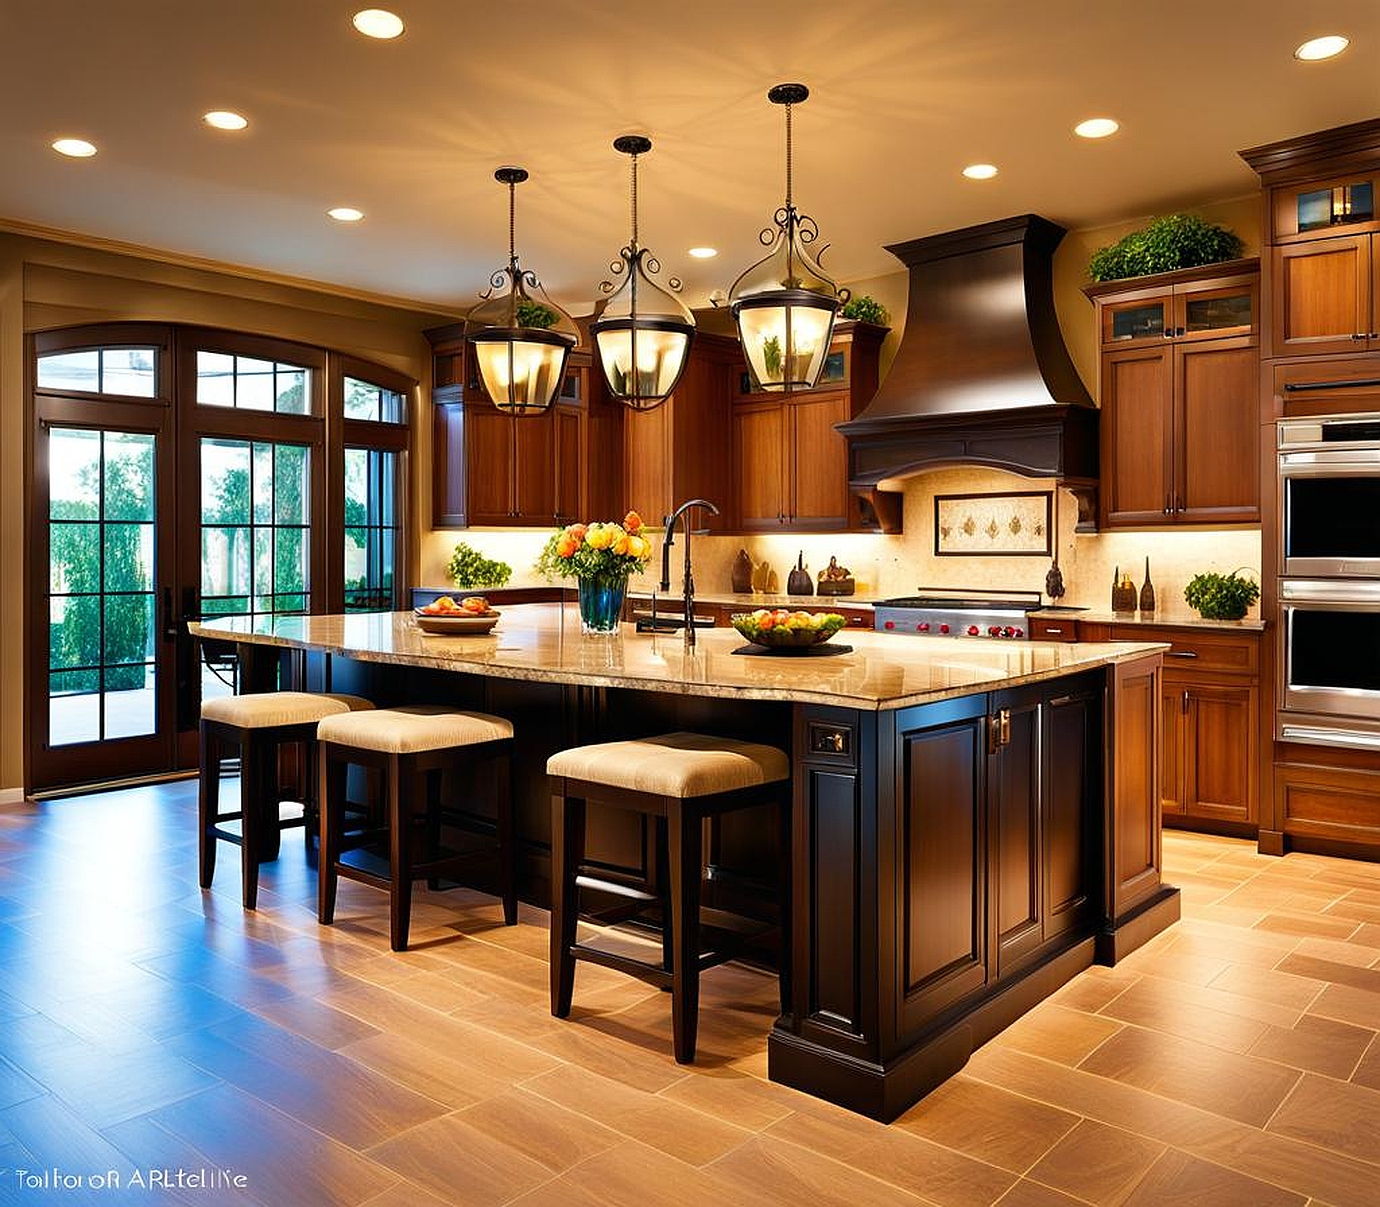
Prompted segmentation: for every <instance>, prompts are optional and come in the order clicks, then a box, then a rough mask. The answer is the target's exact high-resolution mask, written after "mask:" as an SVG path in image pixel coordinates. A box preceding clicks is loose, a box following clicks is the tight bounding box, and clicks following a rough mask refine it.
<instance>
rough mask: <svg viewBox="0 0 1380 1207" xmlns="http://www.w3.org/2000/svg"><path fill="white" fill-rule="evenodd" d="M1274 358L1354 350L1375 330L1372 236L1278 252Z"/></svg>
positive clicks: (1299, 245)
mask: <svg viewBox="0 0 1380 1207" xmlns="http://www.w3.org/2000/svg"><path fill="white" fill-rule="evenodd" d="M1274 270H1275V280H1274V315H1273V324H1272V328H1273V336H1274V343H1273V346H1272V348H1271V349H1270V352H1271V355H1273V356H1300V355H1309V354H1318V355H1321V354H1323V353H1337V352H1355V351H1357V350H1358V348H1364V347H1365V344H1364V342H1361V341H1358V340H1356V339H1354V338H1353V337H1354V336H1357V335H1361V336H1365V335H1366V334H1368V333H1369V331H1370V329H1371V302H1370V286H1371V236H1370V235H1352V236H1349V237H1346V238H1340V239H1318V240H1316V241H1312V242H1307V243H1291V244H1288V245H1287V246H1284V247H1276V248H1275V252H1274Z"/></svg>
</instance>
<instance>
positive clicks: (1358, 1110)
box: [1268, 1073, 1380, 1161]
mask: <svg viewBox="0 0 1380 1207" xmlns="http://www.w3.org/2000/svg"><path fill="white" fill-rule="evenodd" d="M1268 1130H1269V1131H1271V1132H1278V1133H1279V1134H1280V1135H1284V1136H1293V1137H1294V1138H1295V1139H1296V1140H1305V1141H1307V1142H1309V1143H1311V1144H1317V1145H1319V1146H1321V1147H1324V1148H1328V1149H1330V1150H1332V1151H1334V1152H1340V1153H1345V1154H1347V1155H1348V1156H1352V1157H1357V1158H1359V1159H1361V1160H1363V1161H1377V1160H1380V1091H1376V1090H1372V1089H1369V1088H1367V1087H1366V1086H1363V1085H1353V1084H1351V1083H1349V1082H1337V1081H1333V1080H1332V1079H1331V1078H1325V1077H1318V1076H1317V1075H1316V1074H1313V1073H1306V1074H1304V1077H1303V1080H1302V1081H1300V1082H1299V1084H1298V1085H1297V1086H1296V1087H1295V1088H1294V1092H1293V1093H1292V1094H1290V1095H1289V1097H1288V1098H1287V1099H1286V1100H1285V1102H1284V1105H1283V1106H1281V1107H1280V1108H1279V1110H1278V1111H1276V1112H1275V1116H1274V1118H1273V1119H1271V1120H1270V1123H1269V1128H1268Z"/></svg>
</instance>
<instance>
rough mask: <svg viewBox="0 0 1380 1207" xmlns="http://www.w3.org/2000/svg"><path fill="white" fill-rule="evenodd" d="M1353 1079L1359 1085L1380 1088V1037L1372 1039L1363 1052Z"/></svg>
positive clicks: (1352, 1075) (1374, 1088)
mask: <svg viewBox="0 0 1380 1207" xmlns="http://www.w3.org/2000/svg"><path fill="white" fill-rule="evenodd" d="M1351 1080H1352V1081H1354V1082H1355V1083H1356V1084H1357V1085H1364V1086H1369V1087H1370V1088H1371V1089H1372V1090H1380V1037H1377V1038H1375V1039H1372V1040H1371V1042H1370V1046H1369V1047H1367V1048H1366V1050H1365V1051H1364V1052H1363V1053H1362V1054H1361V1059H1360V1060H1359V1061H1358V1062H1357V1064H1356V1069H1355V1071H1354V1072H1353V1073H1352V1074H1351Z"/></svg>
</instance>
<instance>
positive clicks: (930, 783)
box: [898, 716, 987, 1032]
mask: <svg viewBox="0 0 1380 1207" xmlns="http://www.w3.org/2000/svg"><path fill="white" fill-rule="evenodd" d="M898 738H899V748H900V751H901V760H902V762H901V766H902V769H903V775H902V784H901V798H900V801H899V802H898V803H899V806H900V812H901V817H900V826H901V835H900V839H901V842H900V852H899V859H900V867H899V868H898V872H899V874H900V876H901V878H902V884H903V888H902V902H903V909H902V918H901V925H902V929H903V934H902V946H901V978H902V981H901V991H902V997H903V1006H902V1020H901V1021H902V1030H903V1032H904V1031H909V1030H912V1029H914V1028H916V1027H918V1026H920V1025H922V1024H923V1023H924V1021H925V1020H926V1019H928V1018H931V1017H933V1016H934V1015H935V1014H937V1013H938V1012H939V1011H941V1010H943V1009H944V1008H946V1007H947V1006H949V1005H951V1004H953V1003H954V1002H956V1001H958V1000H959V999H960V998H962V997H963V996H964V995H966V994H968V993H971V992H972V991H974V990H976V989H980V988H982V986H983V985H985V984H986V982H987V935H986V925H987V923H986V918H987V909H986V895H987V890H986V862H987V861H986V851H985V846H986V837H985V833H984V824H983V822H984V814H985V812H986V806H985V794H986V790H985V785H984V783H983V780H984V778H985V777H984V775H983V764H984V761H985V759H986V741H987V719H986V717H985V716H976V717H967V718H963V719H960V720H956V721H952V722H950V723H948V724H940V725H936V726H934V727H932V728H927V729H919V730H914V731H911V732H909V733H902V734H900V735H898Z"/></svg>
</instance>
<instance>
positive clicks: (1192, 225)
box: [1088, 214, 1243, 281]
mask: <svg viewBox="0 0 1380 1207" xmlns="http://www.w3.org/2000/svg"><path fill="white" fill-rule="evenodd" d="M1242 247H1243V244H1242V242H1241V238H1240V236H1239V235H1237V234H1236V233H1235V232H1233V231H1229V230H1227V228H1226V227H1224V226H1218V225H1217V224H1216V223H1213V222H1208V221H1206V220H1205V219H1203V218H1200V217H1198V215H1197V214H1166V215H1165V216H1164V217H1163V218H1156V219H1155V220H1154V221H1153V222H1151V223H1150V225H1149V226H1146V227H1143V228H1142V229H1140V230H1138V231H1132V232H1131V233H1130V234H1128V235H1125V236H1123V237H1122V238H1121V239H1119V240H1118V241H1117V242H1115V243H1113V244H1112V245H1111V246H1110V247H1099V248H1098V249H1097V250H1096V251H1095V252H1093V254H1092V258H1091V259H1090V260H1089V261H1088V275H1089V276H1091V277H1092V279H1093V280H1094V281H1119V280H1122V279H1123V278H1125V277H1143V276H1149V275H1150V274H1151V273H1156V272H1173V271H1174V270H1175V269H1176V268H1196V267H1198V266H1199V265H1200V264H1218V263H1221V261H1223V260H1235V259H1236V258H1237V257H1238V256H1240V255H1241V251H1242Z"/></svg>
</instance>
